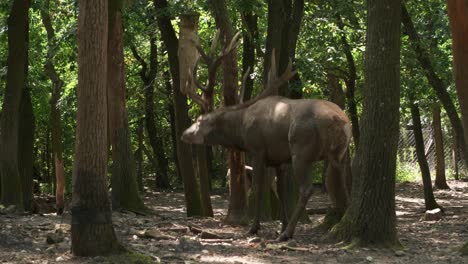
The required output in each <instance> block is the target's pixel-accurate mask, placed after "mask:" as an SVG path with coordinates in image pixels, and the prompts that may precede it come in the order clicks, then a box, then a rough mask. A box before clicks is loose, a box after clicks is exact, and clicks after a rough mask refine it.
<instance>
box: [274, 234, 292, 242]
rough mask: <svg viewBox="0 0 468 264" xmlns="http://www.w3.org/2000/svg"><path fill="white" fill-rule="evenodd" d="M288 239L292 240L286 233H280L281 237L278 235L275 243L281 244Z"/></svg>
mask: <svg viewBox="0 0 468 264" xmlns="http://www.w3.org/2000/svg"><path fill="white" fill-rule="evenodd" d="M290 238H292V236H291V235H288V234H286V232H283V233H281V235H279V237H278V238H277V239H276V241H277V242H283V241H287V240H289V239H290Z"/></svg>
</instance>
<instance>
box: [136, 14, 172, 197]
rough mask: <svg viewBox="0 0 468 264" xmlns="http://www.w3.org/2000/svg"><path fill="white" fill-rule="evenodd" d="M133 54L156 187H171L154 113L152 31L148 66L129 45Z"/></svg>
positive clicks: (152, 33)
mask: <svg viewBox="0 0 468 264" xmlns="http://www.w3.org/2000/svg"><path fill="white" fill-rule="evenodd" d="M152 24H153V19H151V20H150V25H152ZM131 49H132V52H133V56H134V57H135V58H136V59H137V60H138V61H139V62H140V64H141V66H142V67H141V71H140V77H141V79H142V81H143V84H144V94H145V124H146V131H147V132H148V138H149V141H150V145H151V149H152V150H153V153H154V156H153V155H152V157H156V158H157V163H156V162H154V161H152V162H151V163H152V164H156V165H157V166H156V167H154V170H155V171H156V185H155V187H156V188H161V189H169V188H171V185H170V181H169V174H168V171H169V162H168V160H167V157H166V153H165V151H164V144H163V141H162V138H161V136H160V135H159V133H158V128H157V127H156V123H157V122H156V115H155V110H154V88H155V86H154V84H155V79H156V75H157V67H158V50H157V46H156V37H155V36H154V32H151V34H150V56H149V57H150V58H149V60H150V61H149V66H148V64H147V63H146V62H145V61H144V60H143V58H141V57H140V55H139V54H138V51H137V50H136V47H135V46H132V47H131Z"/></svg>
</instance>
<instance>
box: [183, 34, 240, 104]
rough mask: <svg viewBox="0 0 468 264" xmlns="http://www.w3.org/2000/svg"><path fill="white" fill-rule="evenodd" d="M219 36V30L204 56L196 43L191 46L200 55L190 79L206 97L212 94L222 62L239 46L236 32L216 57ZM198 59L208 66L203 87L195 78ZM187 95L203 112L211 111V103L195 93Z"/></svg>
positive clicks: (203, 52)
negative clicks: (206, 77)
mask: <svg viewBox="0 0 468 264" xmlns="http://www.w3.org/2000/svg"><path fill="white" fill-rule="evenodd" d="M219 36H220V30H218V31H217V32H216V35H215V37H214V38H213V41H212V42H211V47H210V51H209V52H208V54H206V52H205V50H204V49H203V48H202V46H201V45H200V43H199V42H198V41H193V45H194V46H195V47H196V48H197V50H198V52H199V53H200V55H199V56H198V58H197V61H196V63H195V67H194V68H193V71H192V76H191V77H192V80H193V83H194V84H195V86H196V87H198V88H199V89H200V90H201V91H202V92H203V93H204V94H206V95H208V97H210V96H212V94H213V91H214V86H215V83H216V71H217V70H218V68H219V66H220V65H221V62H222V60H223V59H224V58H225V57H226V56H227V55H228V54H229V53H231V52H232V51H234V50H235V49H236V48H237V47H238V46H239V45H240V32H237V33H236V35H234V37H233V38H232V39H231V41H230V43H229V45H227V47H226V48H225V49H224V50H223V51H222V52H221V54H219V55H216V46H217V44H218V41H219ZM200 58H201V59H202V60H203V61H204V62H205V64H206V65H207V66H208V79H207V81H206V84H205V85H203V84H202V83H201V82H200V81H199V80H198V76H197V68H198V63H199V61H200ZM188 94H189V96H190V98H192V99H193V100H194V101H195V102H196V103H198V104H199V105H201V106H202V107H203V109H204V111H206V112H208V111H209V110H211V107H212V106H211V103H210V102H207V100H205V99H204V98H203V97H202V96H200V95H199V94H198V93H197V92H196V91H194V90H191V91H189V93H188Z"/></svg>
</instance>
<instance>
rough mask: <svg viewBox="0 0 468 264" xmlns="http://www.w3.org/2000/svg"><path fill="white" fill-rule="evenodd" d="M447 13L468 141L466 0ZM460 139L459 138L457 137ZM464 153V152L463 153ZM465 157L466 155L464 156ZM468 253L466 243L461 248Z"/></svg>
mask: <svg viewBox="0 0 468 264" xmlns="http://www.w3.org/2000/svg"><path fill="white" fill-rule="evenodd" d="M447 5H448V15H449V20H450V30H451V32H452V51H453V66H454V67H453V72H454V76H455V86H456V89H457V96H458V100H459V101H460V108H461V112H462V118H463V125H464V127H465V128H466V129H465V131H464V132H465V134H464V135H463V136H464V139H465V142H467V141H468V79H467V78H466V76H468V1H466V0H449V1H447ZM458 139H459V140H460V138H458ZM464 154H465V153H464ZM465 158H466V156H465ZM461 252H462V254H463V255H467V254H468V243H466V244H465V245H464V246H463V248H462V249H461Z"/></svg>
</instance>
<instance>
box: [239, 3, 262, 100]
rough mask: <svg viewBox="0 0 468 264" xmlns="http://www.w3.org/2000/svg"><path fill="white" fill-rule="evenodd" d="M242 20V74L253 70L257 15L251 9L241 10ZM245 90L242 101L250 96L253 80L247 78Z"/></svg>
mask: <svg viewBox="0 0 468 264" xmlns="http://www.w3.org/2000/svg"><path fill="white" fill-rule="evenodd" d="M241 15H242V20H243V21H244V23H245V25H244V26H245V33H244V41H243V42H242V45H243V46H242V72H243V74H244V73H246V72H247V70H248V69H250V72H255V47H256V46H255V45H256V42H257V41H258V24H257V21H258V15H257V14H255V13H253V12H252V11H251V10H248V11H245V12H242V14H241ZM244 85H245V91H244V98H242V100H243V101H248V100H249V99H250V98H251V97H252V91H253V85H254V80H253V79H252V78H247V80H246V82H245V84H244Z"/></svg>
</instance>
